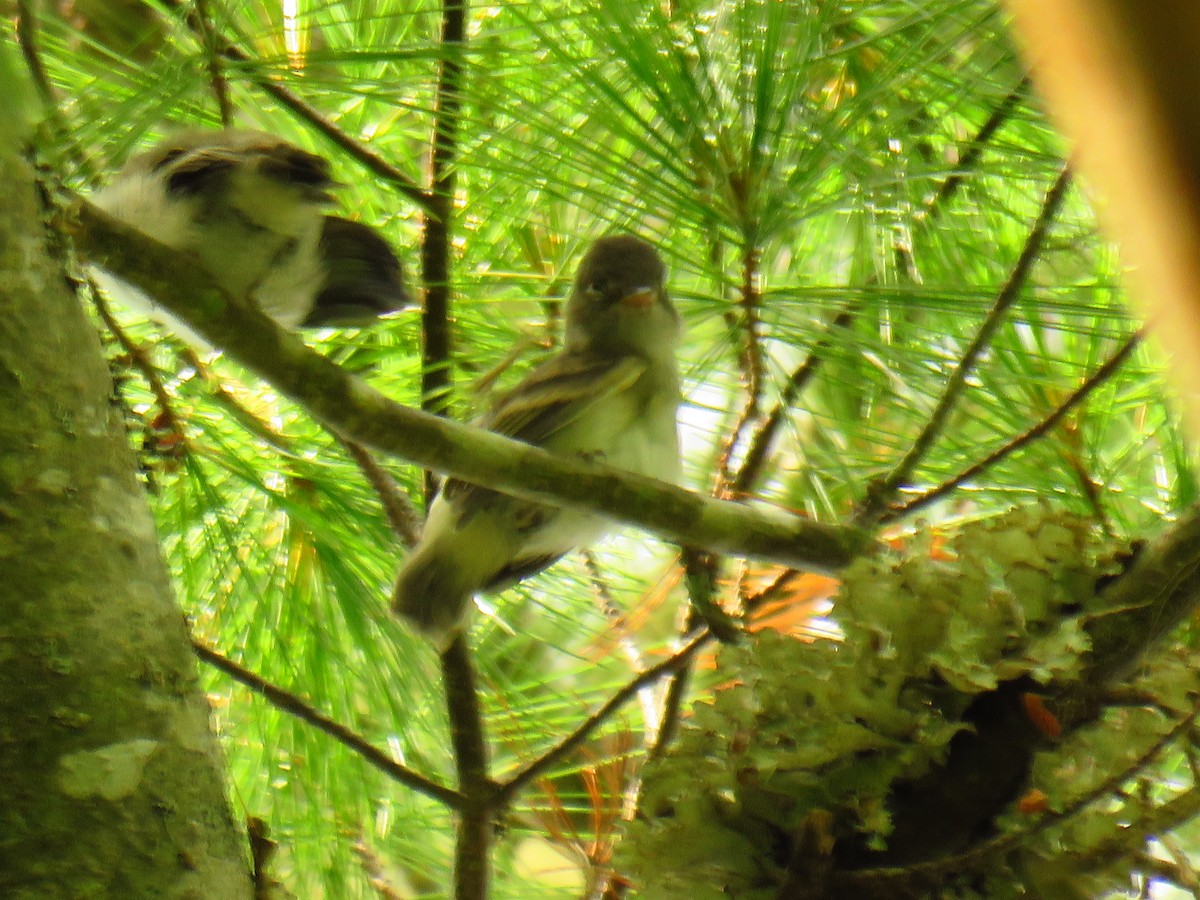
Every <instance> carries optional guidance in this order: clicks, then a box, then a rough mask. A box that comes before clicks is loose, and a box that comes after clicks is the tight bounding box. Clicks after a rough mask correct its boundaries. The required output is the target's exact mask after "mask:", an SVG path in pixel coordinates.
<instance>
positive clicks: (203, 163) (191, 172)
mask: <svg viewBox="0 0 1200 900" xmlns="http://www.w3.org/2000/svg"><path fill="white" fill-rule="evenodd" d="M241 162H242V160H241V159H240V158H239V157H238V154H236V153H234V152H233V151H231V150H226V149H224V148H221V147H205V148H204V149H202V150H193V151H191V152H186V153H185V152H184V151H182V150H172V151H168V152H167V153H166V154H165V155H164V156H163V159H162V162H160V163H158V164H157V165H156V166H155V167H154V168H155V169H158V168H160V167H164V166H165V167H168V171H167V190H168V191H170V192H171V193H174V194H197V193H200V192H201V191H209V190H213V189H214V187H215V186H216V185H218V184H220V183H222V182H223V181H224V180H225V179H226V178H227V177H228V176H229V173H230V172H231V171H232V170H233V169H234V168H235V167H237V166H238V165H240V164H241Z"/></svg>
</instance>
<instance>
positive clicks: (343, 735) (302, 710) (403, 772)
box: [192, 638, 465, 809]
mask: <svg viewBox="0 0 1200 900" xmlns="http://www.w3.org/2000/svg"><path fill="white" fill-rule="evenodd" d="M192 649H193V650H194V651H195V653H196V656H198V657H200V659H202V660H204V661H205V662H206V663H208V664H209V665H210V666H212V667H213V668H214V669H218V670H219V671H221V672H224V673H225V674H226V675H228V676H229V677H230V678H232V679H233V680H234V681H237V682H238V683H240V684H242V685H244V686H245V687H247V688H249V689H250V690H252V691H254V693H256V694H259V695H261V696H262V697H263V698H265V699H266V700H267V702H268V703H270V704H271V705H272V706H274V707H275V708H276V709H281V710H283V711H284V712H286V713H287V714H288V715H291V716H295V717H296V718H297V719H300V720H301V721H302V722H307V723H308V724H309V725H312V726H313V727H314V728H316V729H317V730H318V731H323V732H324V733H325V734H327V735H329V736H330V737H331V738H333V739H334V740H335V741H337V742H338V743H339V744H342V745H343V746H345V747H347V748H349V749H350V750H353V751H354V752H355V753H357V754H358V755H359V756H360V757H362V758H363V759H364V760H365V761H366V762H368V763H369V764H370V765H372V766H374V767H375V768H376V769H378V770H379V771H381V772H383V774H385V775H387V776H388V777H389V778H391V779H393V780H395V781H398V782H399V783H400V784H403V785H405V786H406V787H410V788H412V789H413V790H414V791H417V792H418V793H421V794H424V795H425V796H426V797H432V798H433V799H434V800H437V801H439V802H441V803H444V804H445V805H446V806H449V807H450V808H451V809H461V808H462V805H463V803H464V800H465V798H464V797H463V795H462V794H460V793H459V792H458V791H452V790H451V789H450V788H448V787H445V786H443V785H440V784H438V783H437V782H436V781H431V780H430V779H428V778H426V777H425V776H424V775H421V774H418V773H417V772H414V771H413V770H412V769H410V768H408V767H407V766H402V765H401V764H400V763H398V762H396V761H395V760H393V759H392V758H391V757H390V756H388V755H387V754H386V753H384V752H383V751H382V750H379V749H378V748H376V747H373V746H371V744H369V743H368V742H367V741H366V740H365V739H364V738H363V737H362V736H361V735H358V734H355V733H354V732H353V731H351V730H350V729H349V728H347V727H346V726H345V725H342V724H340V723H338V722H335V721H334V720H333V719H331V718H329V717H328V716H327V715H325V714H324V713H322V712H318V711H317V710H316V709H314V708H313V707H312V706H310V705H309V704H308V703H305V702H304V701H303V700H301V699H300V698H299V697H297V696H296V695H295V694H292V693H290V692H289V691H286V690H284V689H283V688H281V687H278V686H277V685H274V684H271V682H269V681H267V680H266V679H264V678H263V677H262V676H260V675H257V674H255V673H254V672H251V671H250V670H249V669H246V668H244V667H243V666H240V665H238V664H237V663H235V662H234V661H233V660H231V659H229V658H228V657H225V656H222V655H221V654H220V653H218V652H217V651H216V650H214V649H213V648H212V647H209V646H208V645H207V644H205V643H203V642H202V641H199V640H197V639H195V638H193V639H192Z"/></svg>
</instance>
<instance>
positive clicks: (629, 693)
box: [496, 629, 712, 805]
mask: <svg viewBox="0 0 1200 900" xmlns="http://www.w3.org/2000/svg"><path fill="white" fill-rule="evenodd" d="M710 640H712V634H710V633H709V632H708V630H707V629H705V630H704V631H701V632H700V633H699V634H697V635H695V636H694V637H693V638H692V639H691V640H689V641H688V642H687V643H686V644H684V645H683V647H681V648H680V649H679V650H677V651H676V652H675V653H673V654H672V655H671V656H668V657H667V658H666V659H664V660H663V661H662V662H660V663H658V664H656V665H654V666H651V667H650V668H649V669H647V670H646V671H645V672H643V673H642V674H640V675H638V676H637V678H634V679H633V680H632V681H630V682H629V683H628V684H626V685H625V686H624V687H623V688H621V689H620V690H619V691H617V692H616V693H615V694H613V695H612V696H611V697H609V698H608V700H607V701H606V702H605V703H604V705H603V706H601V707H600V708H599V709H597V710H596V711H595V712H594V713H592V714H591V715H590V716H588V717H587V719H586V720H584V721H583V722H582V723H581V724H580V725H579V726H578V727H577V728H576V729H575V730H574V731H572V732H571V733H570V734H569V735H567V736H566V737H565V738H563V739H562V740H561V741H559V742H558V743H557V744H555V745H554V746H553V747H551V748H550V749H549V750H547V751H546V752H545V753H543V754H542V755H541V756H539V757H538V758H537V759H535V760H534V761H533V762H531V763H528V764H527V765H526V766H525V767H524V768H522V769H519V770H518V771H517V772H515V773H514V774H513V775H511V776H510V777H509V778H508V779H506V780H505V781H503V782H501V784H500V787H499V789H498V791H497V793H496V802H497V805H503V804H505V803H508V802H510V801H511V800H512V798H513V797H514V796H516V794H517V792H518V791H520V790H521V789H522V788H523V787H525V785H527V784H529V783H530V782H531V781H533V780H534V779H535V778H537V777H538V776H539V775H541V774H542V773H543V772H545V771H546V770H547V769H549V768H550V767H551V766H553V765H554V764H555V763H556V762H558V761H559V760H560V759H562V758H563V757H565V756H566V755H567V754H569V753H570V752H571V751H572V750H574V749H575V748H576V747H578V746H579V745H580V744H582V743H583V742H584V741H585V740H586V739H587V737H588V735H590V734H591V733H592V732H593V731H595V730H596V729H597V728H599V727H600V726H601V725H603V724H604V723H605V722H607V721H608V719H609V718H610V717H611V716H612V714H613V713H614V712H616V711H617V710H618V709H620V708H621V707H622V706H624V705H625V704H626V703H628V702H629V701H630V700H632V699H633V698H634V697H636V696H637V694H638V691H640V690H641V689H642V688H644V687H645V686H646V685H648V684H653V683H654V682H656V681H658V679H660V678H662V677H663V676H665V675H667V674H669V673H671V672H674V671H676V670H677V669H679V668H680V667H681V666H684V665H687V663H688V662H689V661H690V660H691V658H692V656H693V655H694V654H695V653H696V651H697V650H699V649H700V648H701V647H703V646H704V645H705V644H706V643H708V642H709V641H710Z"/></svg>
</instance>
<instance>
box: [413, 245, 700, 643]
mask: <svg viewBox="0 0 1200 900" xmlns="http://www.w3.org/2000/svg"><path fill="white" fill-rule="evenodd" d="M665 277H666V269H665V267H664V266H663V263H662V260H661V259H659V256H658V254H657V253H656V252H655V250H654V248H653V247H651V246H650V245H649V244H647V243H646V242H644V241H642V240H639V239H638V238H635V237H632V236H628V235H615V236H610V237H605V238H601V239H600V240H599V241H597V242H596V243H595V244H593V245H592V247H591V248H590V249H589V250H588V252H587V255H586V256H584V258H583V262H582V263H581V264H580V267H579V271H578V273H577V275H576V277H575V283H574V286H573V287H572V290H571V296H570V299H569V300H568V302H567V312H566V323H567V329H566V340H565V346H564V348H563V349H562V350H561V351H560V352H559V353H558V354H557V355H556V356H554V357H552V358H551V359H549V360H547V361H546V362H544V363H542V364H541V365H540V366H538V367H537V368H536V369H534V370H533V371H532V372H531V373H530V374H529V375H528V376H527V377H526V378H525V379H524V380H523V381H522V382H521V383H520V384H518V385H517V386H516V387H515V388H514V389H513V390H512V391H510V392H509V393H507V394H506V395H504V396H503V397H501V398H500V399H499V400H498V401H497V402H496V404H495V406H494V407H493V408H492V409H491V411H490V412H488V413H487V414H486V415H485V416H483V417H482V419H481V420H479V422H477V424H479V425H480V426H482V427H484V428H489V429H491V430H492V431H496V432H499V433H500V434H504V435H508V436H509V437H513V438H516V439H517V440H520V441H525V442H526V443H530V444H536V445H539V446H542V447H545V448H546V449H548V450H552V451H554V452H556V453H560V454H567V455H572V456H582V457H585V458H588V459H594V460H598V461H602V462H606V463H608V464H609V465H613V466H617V467H619V468H622V469H628V470H630V471H633V472H638V473H640V474H643V475H650V476H652V477H655V478H660V479H664V480H668V481H674V480H676V479H677V478H678V476H679V435H678V429H677V426H676V412H677V409H678V406H679V399H680V394H679V375H678V371H677V367H676V363H675V347H676V344H677V343H678V340H679V334H680V324H679V317H678V315H677V314H676V312H675V309H674V307H673V306H672V305H671V300H670V298H669V297H668V296H667V291H666V287H665V284H664V281H665ZM610 526H611V523H610V522H609V521H608V520H606V519H605V518H604V517H603V516H599V515H596V514H594V513H589V512H580V511H577V510H568V509H560V508H557V507H553V506H545V505H543V504H539V503H532V502H529V501H526V500H518V499H515V498H513V497H510V496H508V495H506V494H500V493H497V492H496V491H492V490H489V489H487V488H483V487H477V486H475V485H471V484H467V483H465V482H462V481H457V480H454V479H450V480H448V481H447V482H446V485H445V487H444V488H443V490H442V493H441V494H440V495H439V496H438V497H437V499H436V500H435V501H434V503H433V505H432V506H431V508H430V511H429V518H428V521H427V522H426V525H425V530H424V534H423V535H422V537H421V541H420V543H419V544H418V546H417V547H416V549H415V550H413V552H412V553H411V554H410V555H409V557H408V559H407V560H405V563H404V566H403V568H402V569H401V570H400V574H399V577H398V578H397V582H396V591H395V596H394V599H393V609H394V610H395V611H396V612H397V613H398V614H400V615H401V616H403V617H405V618H406V619H408V620H409V621H410V622H411V623H412V624H413V625H415V626H416V628H417V629H418V630H420V631H421V632H423V633H425V634H426V635H428V636H429V637H430V639H431V640H433V641H434V642H435V643H436V644H438V646H439V647H440V648H442V649H445V647H446V646H447V645H448V644H449V643H450V641H451V640H452V639H453V637H454V635H455V634H456V633H457V632H458V631H459V630H461V629H462V627H463V626H464V625H465V621H466V618H467V613H468V611H469V608H470V604H471V598H472V596H473V595H474V594H475V593H476V592H481V591H482V592H492V591H499V590H502V589H504V588H505V587H508V586H509V585H512V584H514V583H515V582H517V581H519V580H521V579H522V578H525V577H527V576H529V575H532V574H534V573H536V572H539V571H541V570H542V569H544V568H546V567H547V566H549V565H550V564H551V563H553V562H554V561H555V560H557V559H558V558H559V557H560V556H562V555H563V554H564V553H567V552H568V551H570V550H571V549H573V548H575V547H577V546H580V545H583V544H588V543H590V542H592V541H594V540H596V539H597V538H599V537H600V536H601V535H603V533H604V532H605V531H606V530H607V529H608V528H609V527H610Z"/></svg>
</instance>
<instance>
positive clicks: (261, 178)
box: [92, 129, 408, 331]
mask: <svg viewBox="0 0 1200 900" xmlns="http://www.w3.org/2000/svg"><path fill="white" fill-rule="evenodd" d="M336 186H337V183H336V182H335V181H334V180H333V178H332V176H331V173H330V168H329V163H328V161H327V160H325V159H324V158H323V157H320V156H317V155H315V154H313V153H309V152H307V151H305V150H301V149H300V148H299V147H296V146H294V145H292V144H289V143H288V142H287V141H284V140H281V139H280V138H277V137H275V136H273V135H270V134H265V133H263V132H259V131H250V130H245V129H229V130H225V131H211V130H208V131H206V130H200V129H194V130H190V131H184V132H181V133H179V134H176V135H174V136H173V137H169V138H167V139H166V140H164V141H163V142H162V143H160V144H158V145H157V146H156V147H154V148H153V149H151V150H147V151H145V152H144V153H139V154H137V155H136V156H134V157H132V158H131V159H130V160H129V161H128V162H127V163H126V164H125V166H124V167H123V168H122V169H121V171H120V172H118V173H117V175H116V176H115V177H114V178H113V180H112V181H111V182H110V183H109V184H108V185H107V186H106V187H104V188H102V189H101V190H99V191H98V192H97V193H96V194H95V195H94V196H93V197H92V202H94V203H95V204H96V205H97V206H99V207H100V208H101V209H103V210H105V211H106V212H108V213H109V214H110V215H112V216H114V217H116V218H118V219H121V220H123V221H125V222H127V223H128V224H130V225H133V226H134V227H136V228H138V229H140V230H141V231H143V232H145V233H146V234H148V235H150V236H151V237H154V238H157V239H158V240H159V241H161V242H162V243H164V244H167V245H169V246H172V247H175V248H177V249H179V250H184V251H187V252H189V253H191V254H193V255H195V256H196V257H197V258H198V259H199V261H200V263H201V264H202V265H203V267H204V268H205V269H206V270H207V271H208V272H209V274H211V275H212V276H213V278H214V279H216V280H217V282H218V283H219V284H220V285H221V286H222V287H223V288H225V290H227V291H228V292H229V293H231V294H233V295H234V296H237V297H240V298H244V299H248V300H249V301H251V302H252V303H254V304H255V305H256V306H258V307H259V308H260V309H261V310H262V311H263V312H264V313H266V314H267V315H268V316H270V317H271V318H272V319H274V320H275V321H276V322H278V323H279V324H280V325H283V326H284V327H286V328H295V327H297V326H321V325H351V324H366V323H368V322H370V321H371V320H373V319H375V318H378V317H379V316H381V315H383V314H385V313H388V312H392V311H394V310H397V309H401V308H402V307H403V306H405V305H406V303H407V301H408V295H407V293H406V291H405V288H404V279H403V271H402V268H401V265H400V261H399V260H398V259H397V258H396V255H395V254H394V253H393V252H392V249H391V247H390V246H389V245H388V243H387V241H385V240H384V239H383V238H382V237H380V236H379V235H378V234H377V233H376V232H375V231H374V230H372V229H371V228H369V227H368V226H366V225H363V224H361V223H359V222H354V221H351V220H349V219H343V218H339V217H337V216H331V215H326V214H325V210H326V209H328V208H329V207H330V206H332V204H333V195H332V193H331V191H332V190H333V188H335V187H336ZM99 280H100V282H101V284H102V285H103V286H104V287H105V288H106V289H113V288H114V287H115V288H116V290H115V291H114V292H115V293H118V294H120V295H121V296H122V297H123V298H124V299H132V300H133V301H134V302H135V303H138V302H139V301H140V303H141V304H142V305H145V303H147V302H149V305H150V306H151V307H154V304H153V300H149V301H147V298H145V297H144V296H142V295H141V294H140V292H137V291H136V290H135V289H133V288H131V287H130V286H128V285H125V284H124V283H123V282H120V281H119V279H116V278H115V277H114V276H112V275H110V274H108V273H103V272H102V273H100V277H99ZM152 311H153V310H152ZM155 314H156V315H159V316H160V317H163V316H162V312H161V310H157V311H156V312H155ZM167 318H169V317H167ZM173 324H174V325H175V326H176V327H180V323H177V322H173ZM182 330H184V331H187V329H186V328H183V329H182Z"/></svg>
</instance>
